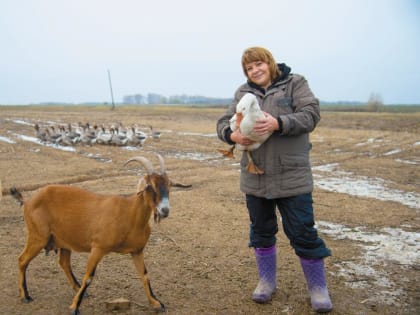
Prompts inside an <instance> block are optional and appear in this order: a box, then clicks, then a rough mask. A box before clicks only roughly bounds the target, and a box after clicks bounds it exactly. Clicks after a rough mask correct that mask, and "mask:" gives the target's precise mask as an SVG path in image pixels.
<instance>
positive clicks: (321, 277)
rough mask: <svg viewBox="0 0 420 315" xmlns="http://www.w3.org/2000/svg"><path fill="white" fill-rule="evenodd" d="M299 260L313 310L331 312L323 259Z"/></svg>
mask: <svg viewBox="0 0 420 315" xmlns="http://www.w3.org/2000/svg"><path fill="white" fill-rule="evenodd" d="M299 258H300V263H301V265H302V269H303V273H304V274H305V278H306V282H307V284H308V290H309V294H310V295H311V304H312V308H313V310H314V311H316V312H319V313H327V312H329V311H331V310H332V303H331V299H330V296H329V294H328V288H327V283H326V280H325V268H324V259H306V258H302V257H299Z"/></svg>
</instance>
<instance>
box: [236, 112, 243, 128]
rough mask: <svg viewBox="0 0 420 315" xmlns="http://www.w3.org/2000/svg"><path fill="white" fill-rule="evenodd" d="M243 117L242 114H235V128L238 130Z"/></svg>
mask: <svg viewBox="0 0 420 315" xmlns="http://www.w3.org/2000/svg"><path fill="white" fill-rule="evenodd" d="M243 118H244V115H243V114H242V113H236V127H237V128H239V125H240V124H241V121H242V119H243Z"/></svg>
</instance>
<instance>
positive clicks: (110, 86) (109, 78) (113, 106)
mask: <svg viewBox="0 0 420 315" xmlns="http://www.w3.org/2000/svg"><path fill="white" fill-rule="evenodd" d="M108 80H109V89H110V90H111V100H112V107H111V110H114V109H115V103H114V93H113V92H112V83H111V72H109V69H108Z"/></svg>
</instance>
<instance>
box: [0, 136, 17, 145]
mask: <svg viewBox="0 0 420 315" xmlns="http://www.w3.org/2000/svg"><path fill="white" fill-rule="evenodd" d="M0 141H2V142H6V143H16V142H15V141H13V140H12V139H10V138H7V137H2V136H0Z"/></svg>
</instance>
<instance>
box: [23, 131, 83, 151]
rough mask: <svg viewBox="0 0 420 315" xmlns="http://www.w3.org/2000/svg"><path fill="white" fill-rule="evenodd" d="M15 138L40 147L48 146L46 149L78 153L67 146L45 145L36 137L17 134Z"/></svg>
mask: <svg viewBox="0 0 420 315" xmlns="http://www.w3.org/2000/svg"><path fill="white" fill-rule="evenodd" d="M15 136H16V138H18V139H21V140H23V141H28V142H32V143H36V144H39V145H43V146H46V147H50V148H54V149H58V150H62V151H68V152H76V149H75V148H73V147H66V146H62V145H58V144H52V143H43V142H42V141H40V140H39V139H38V138H35V137H29V136H25V135H19V134H15Z"/></svg>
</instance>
